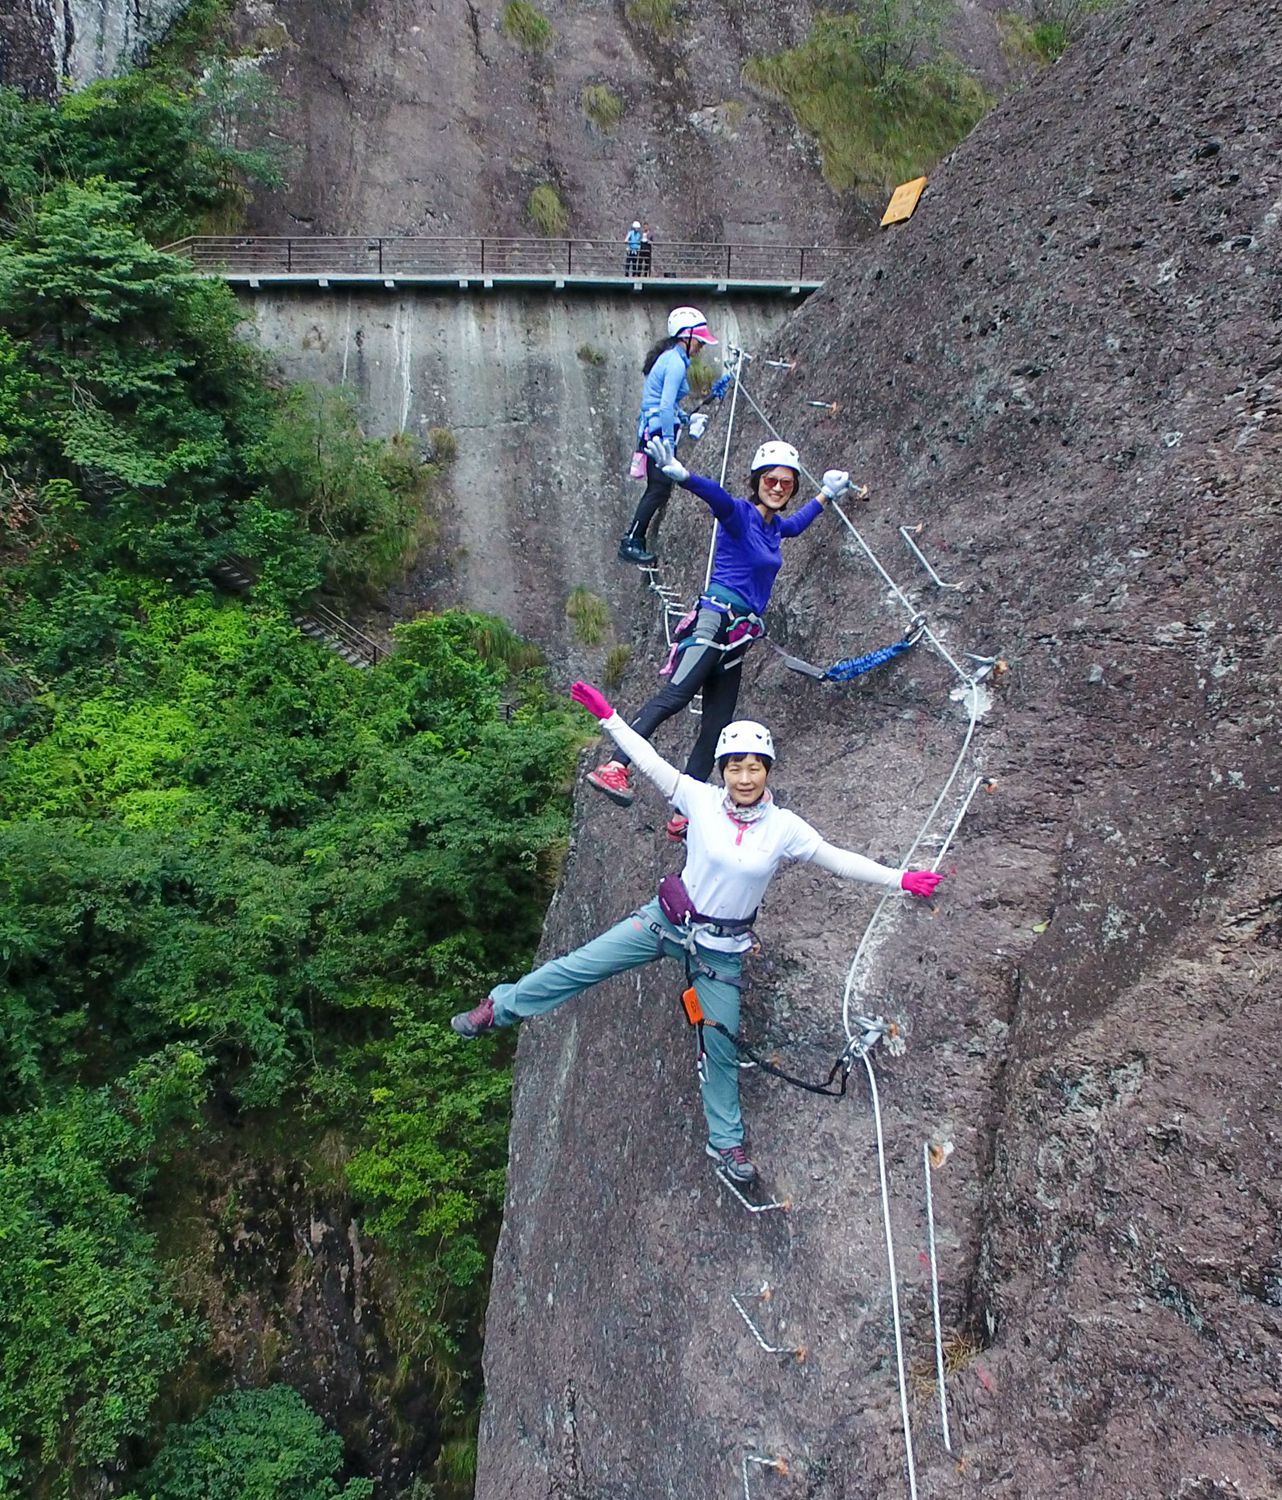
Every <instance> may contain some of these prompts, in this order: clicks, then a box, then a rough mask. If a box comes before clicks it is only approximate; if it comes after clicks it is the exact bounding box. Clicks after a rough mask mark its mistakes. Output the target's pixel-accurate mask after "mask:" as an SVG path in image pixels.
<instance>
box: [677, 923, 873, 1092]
mask: <svg viewBox="0 0 1282 1500" xmlns="http://www.w3.org/2000/svg"><path fill="white" fill-rule="evenodd" d="M685 965H686V982H687V983H688V984H689V985H691V986H693V984H694V975H695V965H694V962H693V960H692V959H691V957H690V954H689V953H687V954H686V955H685ZM699 970H700V972H701V973H704V974H707V975H709V976H710V977H711V978H713V979H718V978H721V977H722V976H721V975H718V974H717V973H716V972H715V970H713V969H711V968H710V967H707V966H705V965H702V964H700V965H699ZM691 1000H693V1001H694V1003H693V1005H692V1004H691V1003H690V1002H691ZM682 1005H683V1006H684V1008H685V1014H686V1019H687V1020H688V1021H689V1022H690V1023H691V1024H692V1025H693V1026H694V1028H695V1030H696V1031H697V1032H698V1033H699V1061H700V1063H702V1062H703V1059H704V1058H705V1057H706V1056H707V1050H708V1049H707V1048H706V1047H705V1046H704V1044H703V1029H704V1027H705V1026H711V1027H712V1029H713V1031H717V1032H720V1033H721V1035H722V1036H723V1037H725V1039H726V1040H727V1041H728V1042H731V1043H733V1045H734V1046H735V1047H736V1048H737V1049H738V1051H740V1052H741V1053H742V1054H743V1055H744V1057H746V1058H747V1059H748V1061H749V1062H751V1063H754V1064H755V1065H756V1066H757V1067H758V1068H760V1069H761V1071H762V1072H763V1073H769V1074H770V1076H771V1077H772V1078H779V1079H782V1080H783V1082H784V1083H790V1084H792V1086H793V1088H798V1089H805V1091H806V1093H808V1094H824V1095H826V1096H827V1097H828V1098H829V1099H843V1098H845V1094H846V1082H847V1080H848V1079H849V1077H850V1058H849V1057H848V1056H847V1054H846V1053H845V1052H843V1053H842V1054H841V1056H840V1057H838V1059H837V1061H836V1062H835V1063H833V1065H832V1068H831V1070H830V1071H829V1073H828V1077H827V1078H826V1079H825V1080H824V1081H823V1083H807V1082H806V1080H805V1079H804V1078H794V1077H793V1075H792V1074H791V1073H786V1072H784V1070H783V1069H782V1068H780V1067H777V1066H776V1065H775V1064H774V1063H772V1062H767V1061H766V1059H765V1058H764V1057H762V1056H760V1054H758V1053H757V1052H754V1051H753V1049H752V1048H751V1047H749V1045H748V1044H747V1042H745V1041H744V1040H743V1039H742V1038H741V1037H737V1036H736V1035H735V1034H734V1032H733V1031H731V1030H730V1028H729V1027H728V1026H723V1025H722V1024H721V1022H720V1021H714V1020H712V1018H711V1017H710V1016H705V1015H704V1014H703V1009H702V1007H701V1006H700V1005H699V1003H698V1000H697V999H696V998H695V997H694V996H693V993H692V990H687V992H686V994H685V995H683V996H682ZM838 1074H840V1075H841V1087H840V1088H834V1087H833V1083H834V1081H835V1080H836V1078H837V1075H838Z"/></svg>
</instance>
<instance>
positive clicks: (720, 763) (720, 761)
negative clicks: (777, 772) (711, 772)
mask: <svg viewBox="0 0 1282 1500" xmlns="http://www.w3.org/2000/svg"><path fill="white" fill-rule="evenodd" d="M745 755H755V756H756V757H757V759H758V760H759V761H760V762H761V764H762V765H763V766H765V768H766V772H767V774H768V773H769V772H771V771H773V770H774V768H775V758H774V756H773V755H762V754H761V753H760V752H759V751H756V750H736V751H735V752H734V754H733V755H719V756H718V757H717V775H718V776H724V775H725V774H726V767H727V766H728V765H729V764H730V762H731V761H732V760H742V759H743V758H744V756H745Z"/></svg>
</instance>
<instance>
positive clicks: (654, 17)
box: [624, 0, 676, 36]
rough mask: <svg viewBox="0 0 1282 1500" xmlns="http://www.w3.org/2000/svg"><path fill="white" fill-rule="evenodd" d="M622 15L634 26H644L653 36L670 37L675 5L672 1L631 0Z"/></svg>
mask: <svg viewBox="0 0 1282 1500" xmlns="http://www.w3.org/2000/svg"><path fill="white" fill-rule="evenodd" d="M624 14H625V15H626V16H627V18H628V20H629V21H630V22H631V23H632V24H633V25H634V26H644V27H646V28H647V29H648V30H650V31H653V32H654V34H655V36H671V35H672V32H673V30H674V24H675V19H676V5H675V3H674V0H632V3H631V4H630V5H629V6H628V7H627V9H626V10H625V12H624Z"/></svg>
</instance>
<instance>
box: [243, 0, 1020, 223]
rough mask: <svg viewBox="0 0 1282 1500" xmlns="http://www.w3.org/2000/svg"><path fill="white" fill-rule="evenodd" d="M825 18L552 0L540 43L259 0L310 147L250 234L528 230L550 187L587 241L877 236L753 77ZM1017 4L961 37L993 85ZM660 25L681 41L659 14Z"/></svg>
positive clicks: (453, 11)
mask: <svg viewBox="0 0 1282 1500" xmlns="http://www.w3.org/2000/svg"><path fill="white" fill-rule="evenodd" d="M823 8H824V7H823V6H821V5H819V4H816V3H814V0H783V3H779V4H774V5H770V6H761V5H744V4H741V3H739V0H705V3H702V4H699V5H689V6H677V7H675V8H674V7H673V6H672V5H670V4H666V3H664V0H658V3H649V0H642V3H641V4H639V5H635V6H634V5H631V4H628V5H625V4H624V3H622V0H612V3H604V0H588V3H579V0H542V3H541V4H540V5H539V6H538V10H539V11H540V12H541V13H542V14H543V15H544V16H545V18H546V20H547V22H548V23H550V25H551V28H552V30H551V32H550V33H549V35H548V38H547V44H546V47H545V49H544V50H541V51H531V50H529V49H528V48H527V47H523V46H522V45H520V44H519V43H518V42H517V41H514V40H512V39H511V38H510V37H509V36H508V35H507V34H505V32H504V31H503V30H502V29H501V23H502V18H503V13H504V5H503V4H502V3H501V0H481V3H475V4H474V3H473V0H433V3H432V4H430V5H427V6H421V5H414V4H408V3H406V0H360V3H355V0H338V3H336V4H332V5H325V6H322V5H317V4H316V3H315V0H272V3H268V0H241V3H240V6H239V9H238V17H239V21H240V25H241V30H242V33H243V35H244V36H245V37H246V38H248V37H257V38H259V39H260V43H261V39H262V38H263V37H267V36H270V37H271V38H272V39H273V40H272V46H273V48H274V51H275V56H274V60H273V62H272V64H271V69H272V73H273V76H274V77H276V78H277V80H278V81H279V82H280V84H281V87H282V90H283V92H284V94H285V97H286V98H287V100H288V101H289V102H290V105H291V109H290V111H289V113H288V115H287V116H286V118H285V119H284V120H283V122H282V125H281V129H282V132H283V133H284V135H285V137H286V138H287V139H288V140H290V141H292V142H294V143H295V147H296V153H297V155H296V161H295V163H294V166H293V168H292V170H291V172H290V178H291V185H290V188H289V190H288V191H286V192H283V193H280V194H265V195H262V196H260V198H259V199H258V201H257V202H256V203H255V204H254V206H253V208H252V210H251V215H252V220H253V227H254V228H256V229H258V230H259V231H260V232H265V233H275V234H287V233H294V234H300V233H324V234H335V233H337V234H362V233H402V234H426V235H441V234H444V235H452V234H478V233H487V234H517V235H528V234H533V233H536V231H535V230H534V228H533V226H532V224H531V221H530V219H529V218H528V216H527V214H526V203H527V200H528V198H529V195H530V192H531V191H532V189H533V188H535V187H536V186H538V185H539V184H541V183H547V184H550V185H551V186H553V187H555V188H556V190H557V192H558V194H559V195H560V197H561V199H562V201H563V202H564V204H565V206H566V209H567V211H568V214H569V229H568V232H569V233H571V234H573V235H579V236H583V235H595V234H614V233H615V232H616V231H617V233H618V235H619V236H620V237H621V235H622V232H623V230H624V229H626V227H627V224H628V223H629V222H630V221H631V220H632V219H633V218H644V219H649V220H650V221H651V222H652V223H653V225H654V227H655V231H656V234H657V236H658V239H659V242H660V243H661V244H662V243H664V242H667V243H671V242H673V241H677V240H712V241H720V240H745V241H748V242H751V243H763V242H764V243H787V244H803V245H805V244H813V243H816V242H819V243H829V242H832V241H834V240H844V239H848V238H852V237H855V236H858V235H862V234H864V233H866V232H868V229H869V227H870V225H871V223H873V222H875V217H874V216H872V215H871V214H870V210H869V208H868V206H867V205H866V204H863V203H861V202H859V201H858V200H857V199H856V198H854V197H853V196H850V195H847V196H845V197H844V198H843V197H839V196H838V195H836V194H834V193H833V192H832V191H831V190H830V189H829V188H828V187H827V185H826V184H825V183H824V181H823V177H822V175H821V173H820V171H819V163H818V158H817V154H816V152H815V149H814V146H813V143H812V142H811V141H809V140H808V139H807V138H806V137H804V136H803V135H802V134H801V133H800V132H799V131H798V130H797V129H796V127H795V126H794V124H793V121H792V117H791V115H790V114H789V113H788V111H787V110H786V109H785V108H784V107H783V106H782V105H780V104H777V103H775V102H773V101H771V100H769V99H767V98H765V96H764V95H762V94H760V93H757V92H754V91H753V90H752V89H751V88H750V87H749V86H748V85H746V84H745V82H744V81H743V79H742V76H741V73H742V68H743V64H744V62H745V61H746V60H747V59H748V58H750V57H754V56H760V55H765V54H770V53H774V52H777V51H779V50H780V49H781V48H785V47H790V46H796V45H797V44H798V43H799V42H801V41H802V40H803V39H804V38H805V36H806V34H807V32H808V30H809V27H810V23H811V21H812V20H813V19H814V17H815V15H816V14H817V13H818V12H819V11H821V10H822V9H823ZM1003 8H1007V7H1005V5H1004V0H971V3H967V4H963V5H961V6H960V7H959V8H958V15H957V21H956V25H955V35H954V36H953V38H952V40H953V41H954V43H955V45H956V46H957V48H958V50H959V51H960V53H961V55H962V56H963V57H964V58H965V60H966V61H967V62H968V63H971V64H973V65H975V66H976V67H978V68H979V69H980V70H981V71H982V72H983V73H984V75H985V76H986V78H987V79H988V80H989V82H991V83H994V84H1002V83H1004V82H1006V81H1008V78H1009V72H1008V69H1007V65H1006V63H1005V61H1004V59H1003V57H1002V55H1001V52H1000V50H999V47H998V45H997V32H996V23H995V20H994V15H995V13H996V12H997V11H999V10H1001V9H1003ZM660 14H669V15H670V16H671V29H670V31H668V32H664V33H660V32H656V30H655V28H654V26H653V25H652V24H650V23H649V22H648V21H647V20H646V19H645V17H646V16H647V15H660ZM598 85H604V86H606V87H607V88H608V89H609V90H611V91H612V93H613V94H614V96H615V97H616V99H617V102H618V107H619V109H620V111H621V114H620V117H619V119H618V122H617V124H614V125H612V126H609V127H607V128H602V127H601V126H600V125H598V124H594V123H593V122H592V121H591V120H590V119H589V118H588V117H587V115H586V114H585V112H584V107H583V91H584V89H585V88H588V87H591V86H598Z"/></svg>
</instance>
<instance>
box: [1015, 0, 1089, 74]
mask: <svg viewBox="0 0 1282 1500" xmlns="http://www.w3.org/2000/svg"><path fill="white" fill-rule="evenodd" d="M1114 3H1115V0H1025V4H1024V5H1023V6H1022V8H1021V9H1019V10H1010V11H1004V12H1002V14H1001V15H1000V16H999V17H998V22H999V25H1000V27H1001V30H1002V50H1003V51H1004V52H1006V53H1007V55H1008V56H1010V55H1015V56H1023V57H1026V58H1028V59H1030V60H1031V61H1032V62H1034V63H1036V64H1037V65H1038V66H1039V67H1045V66H1046V65H1047V64H1049V63H1053V62H1054V61H1055V59H1056V58H1057V57H1059V55H1060V54H1061V53H1062V52H1063V51H1064V49H1065V48H1066V47H1067V46H1068V44H1069V43H1070V42H1071V41H1072V40H1073V38H1074V37H1076V36H1077V35H1078V34H1079V32H1080V31H1081V29H1082V27H1083V26H1084V25H1085V24H1086V22H1087V21H1088V20H1089V19H1090V17H1091V16H1093V15H1097V14H1098V13H1099V12H1100V11H1102V10H1106V9H1108V7H1109V6H1110V5H1112V4H1114Z"/></svg>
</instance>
